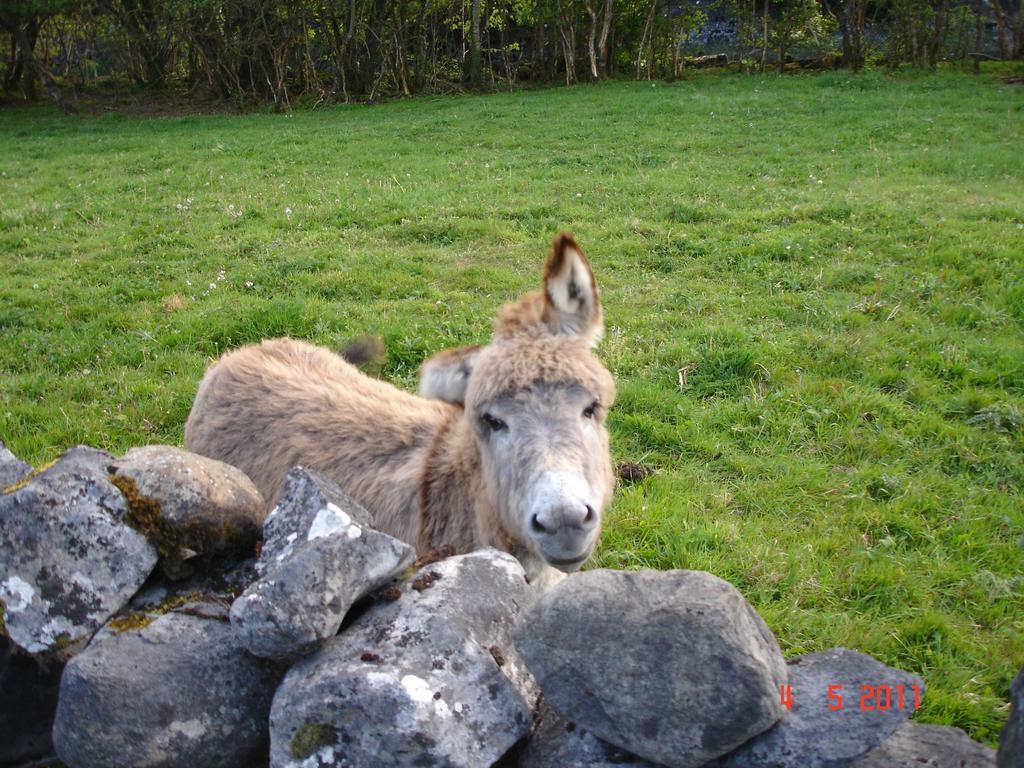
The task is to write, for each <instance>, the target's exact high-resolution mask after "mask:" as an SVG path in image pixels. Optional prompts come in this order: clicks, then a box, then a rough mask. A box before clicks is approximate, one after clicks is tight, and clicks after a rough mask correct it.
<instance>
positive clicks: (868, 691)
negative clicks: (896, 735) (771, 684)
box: [779, 685, 921, 712]
mask: <svg viewBox="0 0 1024 768" xmlns="http://www.w3.org/2000/svg"><path fill="white" fill-rule="evenodd" d="M846 696H847V697H849V698H850V699H851V700H850V702H849V703H847V700H846V698H844V687H843V686H841V685H830V686H828V690H827V691H826V693H825V702H826V704H827V706H828V708H829V709H830V710H832V711H833V712H835V711H838V710H840V709H843V707H846V706H855V707H859V709H860V710H861V711H862V712H867V711H874V712H885V711H887V710H893V709H894V710H900V711H902V710H904V709H908V708H909V709H910V710H911V711H916V710H917V709H918V707H920V706H921V686H919V685H910V686H906V687H904V686H902V685H862V686H860V687H859V690H853V691H852V694H851V693H846ZM779 699H780V702H781V703H782V706H784V707H785V708H786V709H792V708H793V705H794V704H795V703H796V700H795V699H794V698H793V686H791V685H780V686H779Z"/></svg>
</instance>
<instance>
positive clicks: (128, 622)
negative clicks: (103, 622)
mask: <svg viewBox="0 0 1024 768" xmlns="http://www.w3.org/2000/svg"><path fill="white" fill-rule="evenodd" d="M154 621H156V616H153V615H151V614H148V613H144V612H140V613H131V614H128V615H127V616H118V617H116V618H113V619H111V620H110V621H109V622H107V626H108V627H110V629H111V630H113V631H114V632H117V633H121V632H129V631H131V630H133V629H143V628H144V627H148V626H149V625H150V624H152V623H153V622H154Z"/></svg>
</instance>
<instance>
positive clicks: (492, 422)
mask: <svg viewBox="0 0 1024 768" xmlns="http://www.w3.org/2000/svg"><path fill="white" fill-rule="evenodd" d="M480 421H482V422H483V423H484V424H486V425H487V428H488V429H489V430H491V432H500V431H501V430H503V429H508V424H506V423H505V422H504V421H502V420H501V419H499V418H498V417H496V416H492V415H491V414H489V413H482V414H480Z"/></svg>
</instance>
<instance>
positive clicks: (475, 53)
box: [466, 0, 484, 88]
mask: <svg viewBox="0 0 1024 768" xmlns="http://www.w3.org/2000/svg"><path fill="white" fill-rule="evenodd" d="M472 3H473V5H472V11H471V15H470V22H469V24H470V39H469V59H468V60H467V63H466V82H467V83H468V84H469V86H470V87H472V88H483V85H484V70H483V61H482V54H481V48H482V47H483V45H482V43H481V35H480V0H472Z"/></svg>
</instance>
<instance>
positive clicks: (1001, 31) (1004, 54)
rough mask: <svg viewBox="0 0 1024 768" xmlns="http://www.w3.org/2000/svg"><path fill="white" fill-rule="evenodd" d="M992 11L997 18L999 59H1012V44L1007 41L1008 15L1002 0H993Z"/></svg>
mask: <svg viewBox="0 0 1024 768" xmlns="http://www.w3.org/2000/svg"><path fill="white" fill-rule="evenodd" d="M992 11H993V13H994V14H995V17H996V40H997V41H998V43H999V57H1000V58H1002V59H1004V60H1005V59H1008V58H1010V43H1009V41H1008V40H1007V39H1006V14H1005V13H1003V5H1002V2H1001V0H992Z"/></svg>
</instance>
